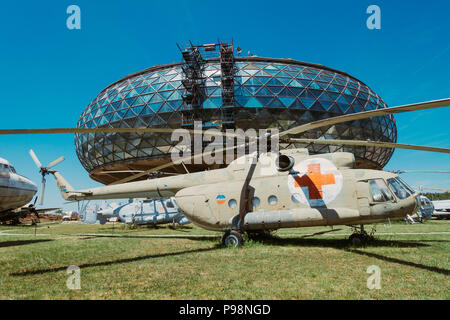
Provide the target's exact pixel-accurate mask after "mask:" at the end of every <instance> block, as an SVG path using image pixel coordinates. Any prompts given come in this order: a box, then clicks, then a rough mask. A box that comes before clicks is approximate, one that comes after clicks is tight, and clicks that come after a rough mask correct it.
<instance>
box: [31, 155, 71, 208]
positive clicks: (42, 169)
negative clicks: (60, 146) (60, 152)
mask: <svg viewBox="0 0 450 320" xmlns="http://www.w3.org/2000/svg"><path fill="white" fill-rule="evenodd" d="M30 156H31V158H32V159H33V161H34V163H35V164H36V166H37V167H38V169H39V172H40V174H41V175H42V180H41V195H40V201H39V204H40V205H42V204H43V203H44V193H45V182H46V180H45V176H46V175H48V174H49V173H52V171H51V170H50V169H51V168H52V167H54V166H56V165H57V164H58V163H60V162H62V161H64V156H61V157H59V158H58V159H56V160H53V161H52V162H50V163H49V164H48V165H47V167H44V166H43V165H42V164H41V162H40V161H39V158H38V157H37V156H36V154H35V153H34V151H33V150H30Z"/></svg>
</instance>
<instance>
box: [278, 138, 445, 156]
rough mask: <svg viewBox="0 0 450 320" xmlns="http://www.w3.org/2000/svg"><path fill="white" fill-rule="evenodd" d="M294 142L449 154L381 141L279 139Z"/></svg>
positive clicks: (427, 148) (443, 149) (437, 149)
mask: <svg viewBox="0 0 450 320" xmlns="http://www.w3.org/2000/svg"><path fill="white" fill-rule="evenodd" d="M284 141H286V142H294V143H314V144H326V145H348V146H361V147H380V148H390V149H408V150H422V151H430V152H440V153H450V149H447V148H437V147H428V146H417V145H412V144H401V143H391V142H381V141H363V140H332V139H301V138H299V139H297V138H290V139H281V141H280V142H284Z"/></svg>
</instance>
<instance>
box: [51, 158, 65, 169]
mask: <svg viewBox="0 0 450 320" xmlns="http://www.w3.org/2000/svg"><path fill="white" fill-rule="evenodd" d="M64 159H65V158H64V156H61V157H59V158H58V159H56V160H54V161H52V162H50V163H49V165H48V166H47V169H50V168H51V167H54V166H56V165H57V164H58V163H60V162H62V161H64Z"/></svg>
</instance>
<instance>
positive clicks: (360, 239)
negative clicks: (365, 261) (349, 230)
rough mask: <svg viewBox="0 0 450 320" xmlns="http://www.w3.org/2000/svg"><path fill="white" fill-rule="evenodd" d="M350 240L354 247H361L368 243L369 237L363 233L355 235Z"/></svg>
mask: <svg viewBox="0 0 450 320" xmlns="http://www.w3.org/2000/svg"><path fill="white" fill-rule="evenodd" d="M348 240H350V243H351V244H352V245H353V246H355V247H360V246H362V245H363V244H365V243H366V242H367V237H366V236H365V235H364V234H361V233H354V234H352V235H351V236H350V237H349V238H348Z"/></svg>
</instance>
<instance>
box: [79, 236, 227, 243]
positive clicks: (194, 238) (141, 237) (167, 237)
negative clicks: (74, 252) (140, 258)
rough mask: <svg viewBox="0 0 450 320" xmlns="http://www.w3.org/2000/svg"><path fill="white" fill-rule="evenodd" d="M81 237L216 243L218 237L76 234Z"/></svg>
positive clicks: (85, 238) (86, 238)
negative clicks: (185, 240) (183, 240)
mask: <svg viewBox="0 0 450 320" xmlns="http://www.w3.org/2000/svg"><path fill="white" fill-rule="evenodd" d="M76 236H79V237H81V238H80V240H89V239H100V238H119V239H120V238H126V239H149V240H151V239H187V240H201V241H205V240H206V241H217V239H220V236H215V235H198V236H196V235H175V234H160V235H158V234H154V235H153V234H152V235H139V234H135V235H133V234H98V235H96V234H77V235H76Z"/></svg>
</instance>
